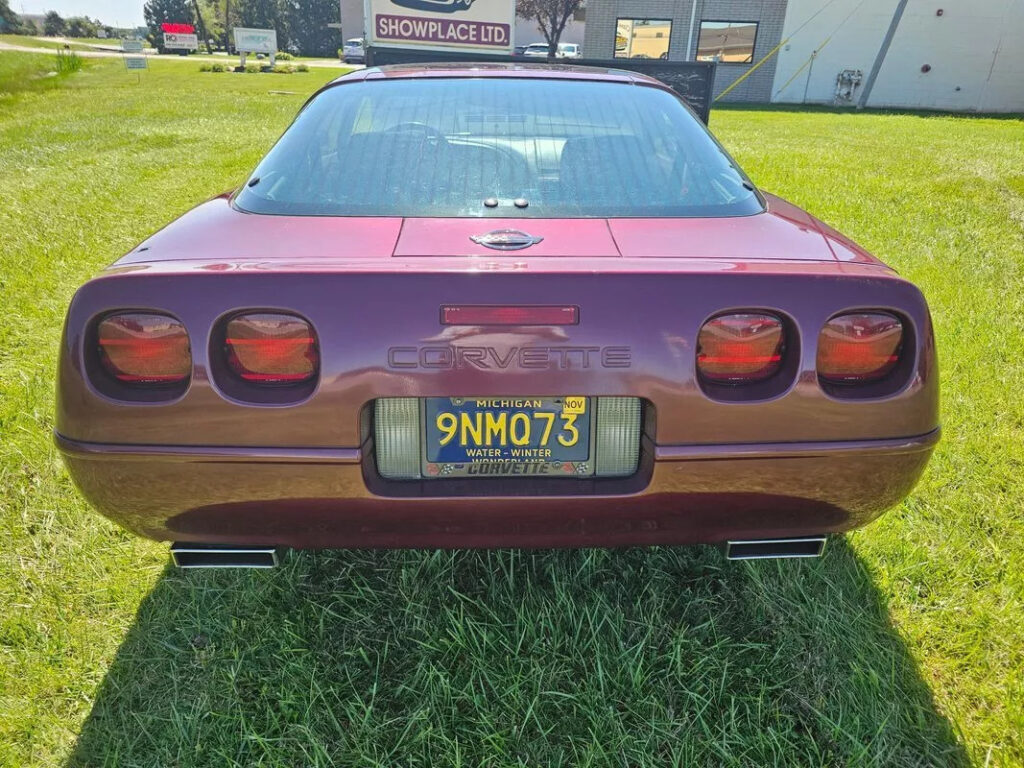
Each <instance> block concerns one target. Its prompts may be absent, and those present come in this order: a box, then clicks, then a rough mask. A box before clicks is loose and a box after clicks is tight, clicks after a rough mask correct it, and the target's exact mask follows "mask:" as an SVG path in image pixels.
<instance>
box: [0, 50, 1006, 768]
mask: <svg viewBox="0 0 1024 768" xmlns="http://www.w3.org/2000/svg"><path fill="white" fill-rule="evenodd" d="M16 55H18V54H10V53H3V52H0V259H2V271H0V307H2V309H3V313H4V315H3V317H4V320H3V322H2V323H0V355H2V357H0V366H2V367H0V387H2V392H0V432H2V434H0V438H2V439H0V483H2V494H0V526H2V528H0V537H2V538H0V764H3V765H8V766H29V765H72V766H118V767H119V768H121V767H126V766H140V767H143V766H144V767H146V768H152V767H153V766H193V765H211V766H229V765H238V766H253V765H268V766H270V765H274V766H278V765H279V766H327V765H335V764H337V765H367V766H370V765H379V766H443V765H463V766H469V767H474V766H548V765H553V766H556V765H592V766H608V765H618V766H640V765H651V766H662V765H680V766H720V765H721V766H769V765H777V766H795V765H800V766H825V765H828V766H861V765H871V766H875V765H877V766H956V765H961V764H967V763H971V764H974V765H978V766H984V765H991V766H1012V765H1022V764H1024V576H1022V570H1024V567H1022V565H1021V564H1022V563H1024V494H1022V487H1024V427H1022V425H1024V397H1022V394H1021V389H1022V382H1024V125H1022V123H1021V121H1020V120H1015V119H988V118H974V117H948V116H929V115H895V114H893V115H888V114H854V113H843V114H836V113H831V112H828V111H804V112H796V111H773V110H760V111H752V110H736V109H723V110H717V111H716V112H714V114H713V116H712V127H713V129H714V131H715V132H716V134H717V135H718V136H719V137H720V138H721V139H722V140H723V141H724V143H725V145H726V146H727V147H728V148H729V149H730V150H731V151H732V152H733V153H734V154H735V155H736V157H737V158H738V160H739V161H740V162H741V163H742V165H743V166H744V167H745V168H746V170H747V171H748V172H749V173H750V175H751V176H752V177H753V178H754V180H755V181H756V182H757V183H759V184H760V185H761V186H762V187H764V188H766V189H769V190H772V191H774V192H777V193H780V194H782V195H783V196H785V197H788V198H790V199H792V200H793V201H795V202H796V203H798V204H800V205H803V206H805V207H807V208H809V209H810V210H811V211H812V212H814V213H815V214H817V215H819V216H820V217H822V218H823V219H825V220H826V221H828V222H830V223H831V224H833V225H835V226H837V227H838V228H840V229H841V230H843V231H844V232H846V233H848V234H849V235H851V236H852V237H854V238H855V239H857V240H858V241H859V242H861V243H862V244H864V245H865V246H867V247H868V248H870V249H871V250H873V251H874V252H876V253H878V254H879V255H881V256H882V257H883V258H885V259H886V260H887V261H888V262H889V263H891V264H892V265H893V266H895V267H896V268H897V269H899V270H900V272H902V273H903V274H904V275H906V276H907V277H908V278H910V279H912V280H914V281H916V282H917V283H918V285H920V286H921V287H922V289H923V290H924V292H925V294H926V295H927V297H928V299H929V301H930V302H931V306H932V311H933V313H934V318H935V324H936V328H937V333H938V343H939V351H940V355H941V375H942V387H943V426H944V429H945V436H944V439H943V442H942V444H941V445H940V447H939V449H938V452H937V454H936V456H935V458H934V459H933V461H932V464H931V466H930V468H929V470H928V472H927V475H926V477H925V479H924V480H923V481H922V483H921V484H920V485H919V487H918V488H917V490H916V491H915V493H914V494H913V495H912V496H911V498H910V499H909V500H908V501H906V502H905V503H904V504H902V505H901V506H900V507H898V508H897V509H894V510H893V511H891V512H890V513H889V514H888V515H886V516H885V517H884V518H882V519H881V520H880V521H878V522H876V523H875V524H873V525H871V526H870V527H868V528H867V529H865V530H862V531H859V532H856V533H854V534H851V535H849V536H847V537H845V538H839V539H834V540H833V541H832V542H831V543H830V545H829V549H828V551H827V554H826V556H825V557H824V558H823V559H821V560H819V561H814V562H781V563H777V562H768V563H753V564H749V563H739V564H735V563H733V564H730V563H727V562H725V561H724V560H723V558H722V556H721V554H720V553H719V552H718V550H716V549H713V548H708V547H698V548H678V549H652V550H640V549H634V550H622V551H618V550H580V551H553V552H543V551H542V552H531V551H492V552H465V551H463V552H432V551H431V552H425V551H407V552H373V551H361V552H330V553H327V552H324V553H291V554H290V555H289V556H288V557H287V558H286V560H285V563H284V566H283V567H282V568H280V569H278V570H276V571H271V572H246V573H237V572H227V573H223V572H222V573H211V572H188V573H182V572H176V571H174V570H171V569H169V568H168V567H167V554H166V552H167V548H166V545H162V544H157V543H153V542H147V541H141V540H138V539H136V538H134V537H133V536H131V535H128V534H127V533H125V532H123V531H121V530H120V529H118V528H117V527H115V526H114V525H112V524H111V523H108V522H107V521H105V520H104V519H102V518H100V517H98V516H96V515H95V514H93V513H92V512H90V510H89V509H88V507H87V506H86V505H85V503H84V502H83V501H82V500H81V499H80V498H79V497H78V495H77V494H76V492H75V490H74V488H73V487H72V485H71V483H70V481H69V480H68V477H67V475H66V474H65V472H64V470H63V469H62V467H61V464H60V461H59V458H58V456H57V453H56V451H55V450H54V448H53V445H52V442H51V430H52V428H53V388H54V366H55V356H56V355H55V353H56V349H57V344H58V340H59V336H60V331H61V323H62V321H63V316H64V311H65V309H66V307H67V304H68V301H69V300H70V298H71V295H72V293H73V291H74V290H75V288H76V287H77V286H78V285H79V284H80V283H81V282H82V281H84V280H86V279H87V278H88V277H90V276H92V275H94V274H96V273H97V271H98V270H100V269H101V268H102V267H103V266H104V265H106V264H107V263H109V262H110V261H112V260H113V259H115V258H116V257H117V256H119V255H120V254H121V253H123V252H125V251H126V250H128V249H129V248H131V247H132V246H133V245H134V244H135V243H136V242H137V241H138V240H140V239H141V238H143V237H144V236H145V235H146V234H148V233H149V232H151V231H152V230H154V229H155V228H157V227H160V226H161V225H163V224H164V223H166V222H167V221H169V220H170V219H172V218H173V217H175V216H176V215H178V214H180V213H182V212H183V211H185V210H186V209H187V208H189V207H190V206H191V205H193V204H195V203H196V202H198V201H201V200H203V199H204V198H206V197H208V196H211V195H213V194H215V193H217V192H220V191H221V190H223V189H226V188H229V187H231V186H233V185H235V184H237V183H239V182H240V181H241V180H243V179H244V177H245V175H246V173H247V172H248V170H250V169H251V168H252V166H253V165H254V164H255V163H256V161H257V160H258V158H259V157H260V155H261V154H262V153H263V152H264V151H265V150H266V148H267V147H268V146H269V145H270V143H271V142H272V141H273V140H274V139H275V137H276V136H277V135H278V134H279V133H280V132H281V130H282V129H283V128H284V127H285V126H286V125H287V123H288V121H289V120H290V118H291V117H292V116H293V115H294V113H295V112H296V110H297V109H298V108H299V106H300V105H301V103H302V101H303V99H304V98H305V97H306V95H307V94H309V93H310V92H311V91H312V90H314V89H315V88H316V87H317V86H318V85H319V84H320V83H322V82H324V81H325V80H327V79H329V78H330V77H332V76H333V74H334V73H332V72H330V71H327V70H320V71H318V72H311V73H309V74H293V75H235V74H200V73H199V72H198V71H197V67H195V68H193V67H191V66H188V65H185V64H182V63H177V62H174V63H171V62H167V63H165V62H159V61H155V62H151V63H150V66H151V69H150V70H149V71H147V72H143V73H142V74H141V84H139V83H138V80H139V79H140V78H139V77H137V76H136V75H135V74H134V73H126V72H125V71H124V70H123V66H122V64H121V62H120V61H117V60H111V61H106V60H97V61H90V62H87V64H86V68H85V70H84V71H82V72H81V73H78V74H74V75H71V76H69V77H66V78H60V79H59V81H58V84H59V87H52V86H50V84H49V82H47V83H46V87H45V88H43V89H40V88H39V87H36V84H33V83H29V84H28V85H27V86H25V87H24V88H23V87H21V86H20V85H19V86H16V87H15V86H12V85H11V84H12V83H13V82H14V80H15V79H16V78H22V77H24V76H26V73H29V72H32V71H36V70H38V69H40V68H42V69H45V68H46V67H47V66H49V64H48V62H49V61H50V57H45V56H40V57H39V59H38V61H36V62H35V63H34V64H33V63H32V62H29V64H30V65H31V66H28V67H27V68H26V67H25V66H21V65H18V66H14V64H12V63H11V62H13V61H14V60H13V59H11V58H9V57H11V56H16ZM19 61H22V62H24V59H20V60H19ZM5 62H7V64H6V65H5ZM5 66H6V68H5ZM12 73H20V74H12ZM52 79H53V78H50V80H52ZM5 90H6V91H11V90H18V91H20V92H18V93H16V94H14V95H3V92H4V91H5ZM276 91H290V92H291V93H277V92H276ZM182 428H183V429H187V428H188V425H187V424H183V425H182Z"/></svg>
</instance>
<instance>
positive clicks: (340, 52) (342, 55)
mask: <svg viewBox="0 0 1024 768" xmlns="http://www.w3.org/2000/svg"><path fill="white" fill-rule="evenodd" d="M338 58H339V59H344V58H345V49H344V48H339V49H338Z"/></svg>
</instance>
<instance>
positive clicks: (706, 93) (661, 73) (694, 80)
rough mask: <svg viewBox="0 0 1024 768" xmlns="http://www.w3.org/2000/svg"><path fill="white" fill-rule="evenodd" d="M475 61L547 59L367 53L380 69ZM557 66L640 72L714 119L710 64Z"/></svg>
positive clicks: (446, 53)
mask: <svg viewBox="0 0 1024 768" xmlns="http://www.w3.org/2000/svg"><path fill="white" fill-rule="evenodd" d="M457 61H476V62H482V63H489V62H511V63H513V64H542V63H544V62H545V60H544V59H524V58H521V57H514V56H496V55H494V54H486V53H472V52H466V53H454V52H450V51H430V50H422V49H417V48H377V47H373V46H371V47H369V48H367V50H366V65H367V66H368V67H380V66H385V65H387V64H437V63H442V62H457ZM554 63H555V64H556V65H557V64H571V65H574V66H576V65H579V66H584V67H602V68H604V69H625V70H628V71H630V72H639V73H640V74H642V75H647V76H648V77H653V78H656V79H658V80H661V82H663V83H665V84H666V85H667V86H668V87H669V88H671V89H672V90H674V91H675V92H676V93H678V94H679V95H680V96H681V97H682V98H683V100H684V101H685V102H686V103H687V104H689V105H690V108H691V109H692V110H693V111H694V112H696V113H697V116H698V117H700V119H701V120H703V121H704V123H705V124H706V123H707V122H708V118H709V117H710V116H711V98H712V86H713V85H714V82H715V64H714V62H710V61H665V60H663V59H558V60H556V61H555V62H554Z"/></svg>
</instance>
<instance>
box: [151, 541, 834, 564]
mask: <svg viewBox="0 0 1024 768" xmlns="http://www.w3.org/2000/svg"><path fill="white" fill-rule="evenodd" d="M724 549H725V557H726V559H728V560H768V559H771V558H776V559H784V558H796V557H820V556H821V553H822V552H823V551H824V549H825V537H824V536H807V537H803V538H797V539H751V540H747V541H728V542H726V543H725V545H724ZM171 559H172V560H173V562H174V564H175V565H176V566H178V567H179V568H273V567H275V566H276V565H277V564H278V550H277V548H276V547H241V546H230V545H224V544H183V543H180V542H178V543H175V544H172V545H171Z"/></svg>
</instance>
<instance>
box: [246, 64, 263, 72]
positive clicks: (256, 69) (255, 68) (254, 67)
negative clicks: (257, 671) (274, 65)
mask: <svg viewBox="0 0 1024 768" xmlns="http://www.w3.org/2000/svg"><path fill="white" fill-rule="evenodd" d="M245 71H246V72H259V71H260V65H259V64H246V65H245Z"/></svg>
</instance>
